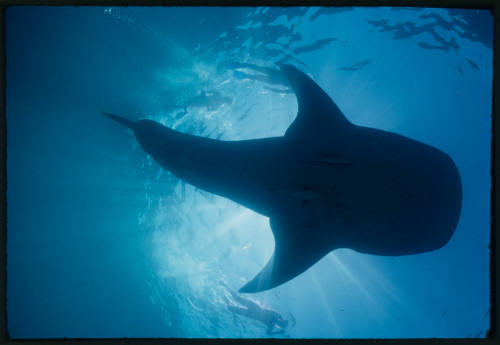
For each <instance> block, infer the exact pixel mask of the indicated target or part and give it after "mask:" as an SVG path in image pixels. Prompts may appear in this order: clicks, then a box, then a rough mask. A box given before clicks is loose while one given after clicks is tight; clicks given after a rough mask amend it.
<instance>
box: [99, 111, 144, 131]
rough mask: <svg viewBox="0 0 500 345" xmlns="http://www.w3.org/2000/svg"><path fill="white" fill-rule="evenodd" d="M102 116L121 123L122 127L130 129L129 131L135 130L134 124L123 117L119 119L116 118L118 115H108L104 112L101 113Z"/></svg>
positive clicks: (118, 117)
mask: <svg viewBox="0 0 500 345" xmlns="http://www.w3.org/2000/svg"><path fill="white" fill-rule="evenodd" d="M102 114H103V115H104V116H106V117H109V118H110V119H113V120H115V121H116V122H119V123H121V124H122V125H124V126H126V127H128V128H130V129H132V130H133V129H134V128H135V124H136V122H135V121H132V120H129V119H126V118H124V117H121V116H118V115H113V114H110V113H106V112H104V111H103V112H102Z"/></svg>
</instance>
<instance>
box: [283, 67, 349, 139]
mask: <svg viewBox="0 0 500 345" xmlns="http://www.w3.org/2000/svg"><path fill="white" fill-rule="evenodd" d="M281 71H282V72H283V73H284V74H285V76H286V78H287V79H288V81H289V82H290V86H291V87H292V89H293V91H294V92H295V95H296V96H297V103H298V113H297V117H296V118H295V121H294V122H293V123H292V124H291V125H290V127H288V129H287V131H286V133H285V136H286V137H292V138H297V139H308V138H317V137H318V136H322V135H332V134H334V133H335V131H338V130H339V128H340V129H342V128H345V127H346V126H349V125H350V124H351V123H350V122H349V121H348V120H347V119H346V117H345V116H344V114H342V112H341V111H340V109H339V108H338V107H337V105H336V104H335V103H334V102H333V100H332V99H331V98H330V96H328V94H327V93H326V92H325V91H323V89H321V87H319V85H318V84H316V83H315V82H314V81H313V80H312V79H311V78H310V77H308V76H307V75H306V74H305V73H303V72H301V71H300V70H298V69H297V68H295V67H293V66H291V65H282V66H281ZM332 132H333V133H332Z"/></svg>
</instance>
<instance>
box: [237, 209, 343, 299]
mask: <svg viewBox="0 0 500 345" xmlns="http://www.w3.org/2000/svg"><path fill="white" fill-rule="evenodd" d="M270 225H271V229H272V231H273V235H274V243H275V246H274V254H273V256H272V257H271V259H269V261H268V262H267V264H266V266H264V268H263V269H262V270H261V271H260V272H259V273H258V274H257V275H256V276H255V277H254V278H253V279H252V280H251V281H249V282H248V283H247V284H246V285H245V286H243V287H242V288H241V289H240V290H239V292H242V293H255V292H260V291H265V290H269V289H272V288H274V287H276V286H278V285H281V284H283V283H285V282H287V281H289V280H290V279H293V278H295V277H296V276H298V275H299V274H301V273H302V272H304V271H306V270H307V269H308V268H309V267H311V266H312V265H314V264H315V263H316V262H317V261H318V260H320V259H321V258H322V257H323V256H325V255H326V254H328V252H330V251H331V250H332V249H333V248H329V247H328V241H319V242H318V241H316V240H315V239H312V238H311V236H309V235H310V233H311V229H310V228H308V227H307V226H303V225H302V224H298V223H297V221H296V220H293V219H287V218H279V217H278V218H274V217H273V218H271V219H270ZM313 230H314V231H317V229H313ZM322 240H324V239H322Z"/></svg>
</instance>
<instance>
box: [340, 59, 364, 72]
mask: <svg viewBox="0 0 500 345" xmlns="http://www.w3.org/2000/svg"><path fill="white" fill-rule="evenodd" d="M370 62H371V60H363V61H360V62H358V63H356V64H354V65H352V66H349V67H342V68H341V70H342V71H357V70H359V69H361V68H363V67H365V66H366V65H368V64H369V63H370Z"/></svg>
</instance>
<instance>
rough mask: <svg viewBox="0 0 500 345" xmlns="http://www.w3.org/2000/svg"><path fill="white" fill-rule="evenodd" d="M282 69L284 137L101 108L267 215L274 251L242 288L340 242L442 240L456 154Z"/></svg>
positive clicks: (368, 244) (401, 247)
mask: <svg viewBox="0 0 500 345" xmlns="http://www.w3.org/2000/svg"><path fill="white" fill-rule="evenodd" d="M281 72H282V73H283V74H284V75H285V76H286V78H287V79H288V80H289V82H290V85H291V87H292V89H293V91H294V92H295V94H296V96H297V101H298V114H297V117H296V119H295V121H294V122H293V123H292V124H291V125H290V127H289V128H288V129H287V130H286V133H285V135H284V136H282V137H273V138H265V139H256V140H242V141H220V140H214V139H208V138H203V137H198V136H193V135H188V134H184V133H180V132H177V131H175V130H172V129H170V128H167V127H165V126H163V125H161V124H159V123H157V122H155V121H152V120H140V121H132V120H128V119H125V118H122V117H119V116H116V115H112V114H108V113H104V114H105V115H106V116H108V117H110V118H112V119H114V120H116V121H118V122H120V123H121V124H123V125H125V126H127V127H128V128H130V129H132V130H133V131H134V133H135V136H136V138H137V140H138V141H139V143H140V144H141V146H142V147H143V149H144V150H145V151H146V152H147V153H148V154H149V155H151V156H152V157H153V158H154V159H155V160H156V161H157V162H158V163H159V164H160V165H161V166H162V167H164V168H165V169H167V170H169V171H171V172H172V173H173V174H174V175H176V176H177V177H178V178H180V179H182V180H184V181H186V182H187V183H190V184H192V185H194V186H196V187H198V188H201V189H203V190H205V191H208V192H211V193H214V194H217V195H220V196H223V197H226V198H229V199H231V200H233V201H235V202H237V203H239V204H241V205H243V206H245V207H247V208H249V209H252V210H254V211H256V212H258V213H260V214H262V215H264V216H267V217H269V218H270V225H271V229H272V232H273V235H274V239H275V250H274V254H273V255H272V257H271V258H270V260H269V262H268V263H267V264H266V266H265V267H264V268H263V269H262V271H261V272H260V273H259V274H257V275H256V276H255V278H253V279H252V280H251V281H250V282H248V283H247V284H246V285H245V286H243V287H242V288H241V289H240V292H247V293H252V292H259V291H264V290H267V289H271V288H274V287H276V286H278V285H281V284H283V283H285V282H287V281H289V280H290V279H293V278H294V277H296V276H298V275H299V274H301V273H302V272H304V271H306V270H307V269H308V268H309V267H311V266H312V265H314V264H315V263H316V262H317V261H319V260H320V259H321V258H322V257H324V256H325V255H326V254H328V253H329V252H331V251H332V250H335V249H337V248H351V249H353V250H355V251H358V252H361V253H369V254H375V255H391V256H392V255H408V254H417V253H423V252H428V251H432V250H436V249H439V248H441V247H442V246H443V245H445V244H446V243H447V242H448V241H449V239H450V238H451V236H452V234H453V232H454V231H455V228H456V226H457V223H458V219H459V216H460V210H461V203H462V187H461V181H460V175H459V172H458V170H457V168H456V166H455V164H454V162H453V161H452V159H451V158H450V157H449V156H448V155H447V154H446V153H444V152H442V151H440V150H438V149H436V148H434V147H431V146H429V145H426V144H424V143H420V142H418V141H415V140H412V139H409V138H406V137H404V136H402V135H399V134H395V133H390V132H386V131H382V130H378V129H374V128H367V127H361V126H357V125H354V124H352V123H351V122H349V121H348V120H347V119H346V117H345V116H344V115H343V114H342V112H341V111H340V109H339V108H338V107H337V105H336V104H335V103H334V102H333V101H332V99H331V98H330V97H329V96H328V95H327V94H326V93H325V92H324V91H323V90H322V89H321V88H320V87H319V86H318V85H317V84H316V83H315V82H314V81H313V80H312V79H310V78H309V77H308V76H307V75H306V74H304V73H302V72H301V71H299V70H298V69H296V68H295V67H292V66H289V65H283V66H281Z"/></svg>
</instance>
